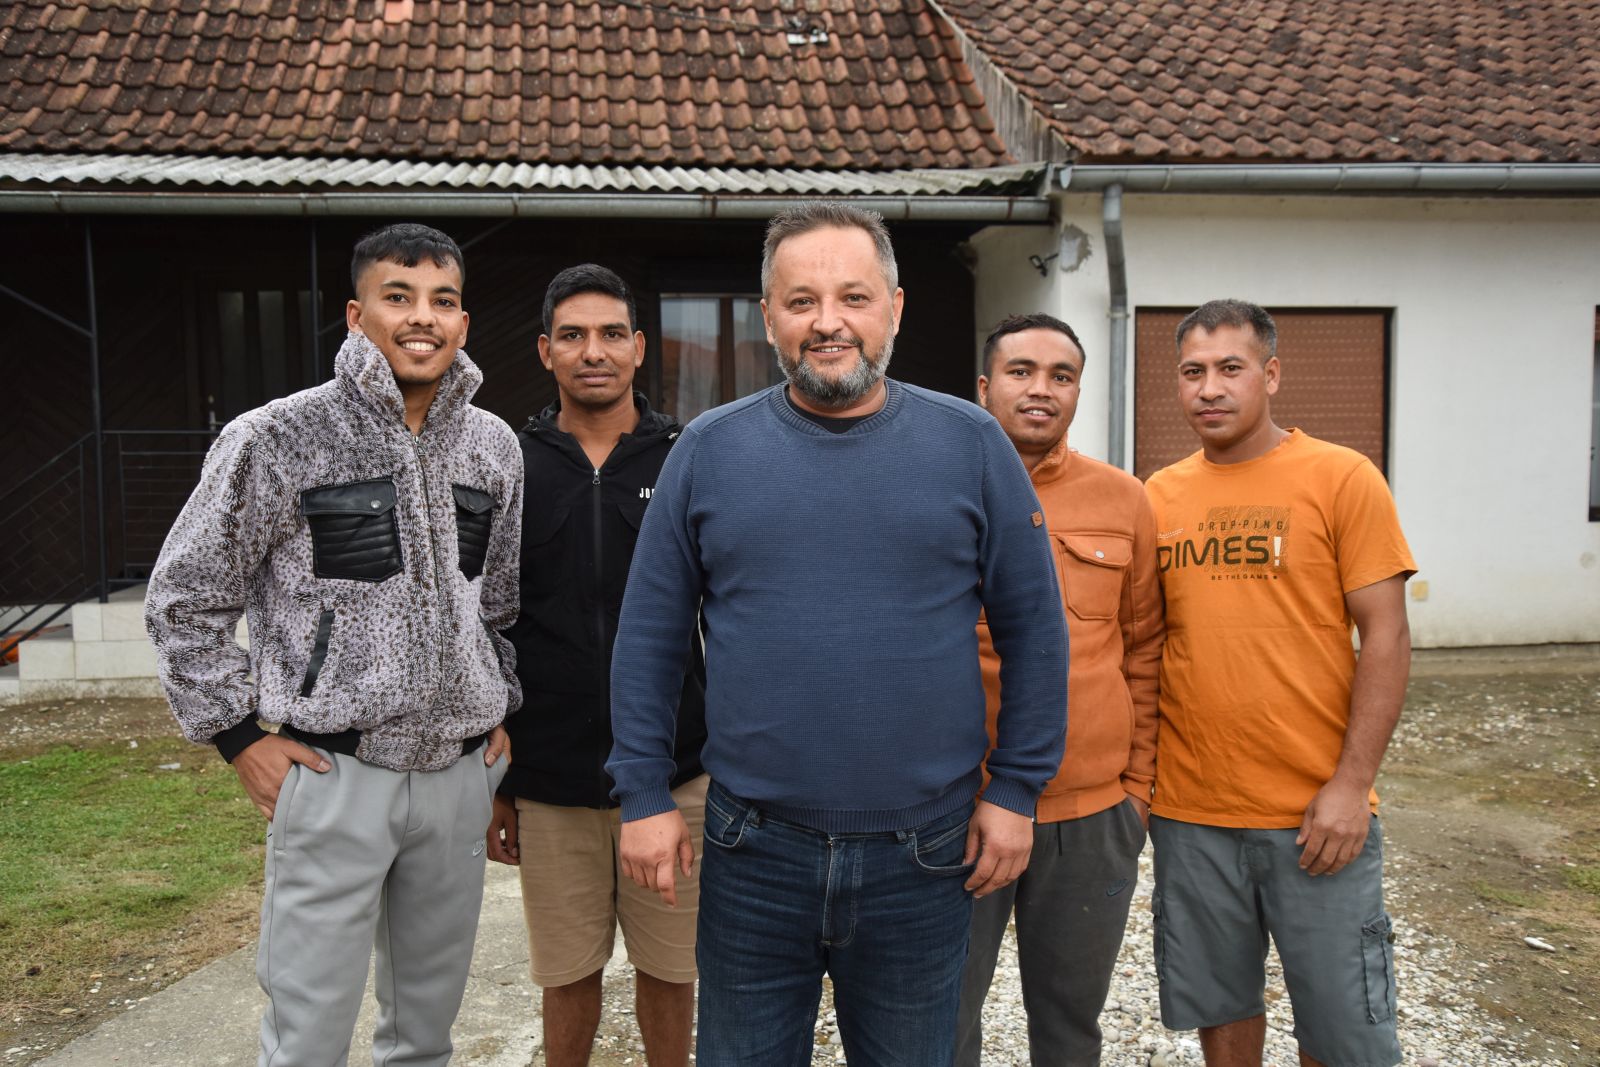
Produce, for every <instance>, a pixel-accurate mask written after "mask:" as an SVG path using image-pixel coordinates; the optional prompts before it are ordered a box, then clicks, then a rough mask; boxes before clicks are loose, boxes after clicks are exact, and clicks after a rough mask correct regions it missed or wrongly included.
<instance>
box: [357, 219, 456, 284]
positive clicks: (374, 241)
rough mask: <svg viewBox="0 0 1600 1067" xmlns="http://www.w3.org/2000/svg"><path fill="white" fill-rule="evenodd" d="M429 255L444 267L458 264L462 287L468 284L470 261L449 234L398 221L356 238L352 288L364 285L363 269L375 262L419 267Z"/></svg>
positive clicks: (418, 224) (418, 223) (419, 224)
mask: <svg viewBox="0 0 1600 1067" xmlns="http://www.w3.org/2000/svg"><path fill="white" fill-rule="evenodd" d="M425 259H427V260H432V261H433V262H434V263H436V264H438V265H439V266H441V267H454V268H455V269H456V270H457V272H459V273H460V275H461V285H462V287H463V288H465V287H466V284H467V261H466V259H465V257H463V256H462V255H461V248H460V246H458V245H457V244H456V243H455V242H454V241H452V240H451V239H450V235H449V234H447V233H442V232H441V231H439V230H436V229H434V228H433V227H432V226H424V225H422V224H421V223H420V222H396V223H392V224H390V225H388V226H385V227H384V228H383V229H381V230H373V231H372V232H371V233H369V234H367V235H366V236H365V237H363V238H362V239H361V240H359V241H357V242H356V251H355V254H354V255H353V256H351V257H350V289H351V291H352V292H354V291H355V290H356V289H358V288H360V285H361V273H362V272H363V271H365V270H366V269H367V268H368V267H370V266H372V265H373V264H374V263H398V264H400V265H401V266H402V267H415V266H416V265H417V264H418V263H421V262H422V261H423V260H425Z"/></svg>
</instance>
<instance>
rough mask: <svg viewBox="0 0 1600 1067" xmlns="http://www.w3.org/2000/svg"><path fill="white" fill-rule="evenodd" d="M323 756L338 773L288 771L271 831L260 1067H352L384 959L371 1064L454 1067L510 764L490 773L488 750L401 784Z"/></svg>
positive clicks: (394, 774)
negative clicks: (492, 820) (454, 1044)
mask: <svg viewBox="0 0 1600 1067" xmlns="http://www.w3.org/2000/svg"><path fill="white" fill-rule="evenodd" d="M317 751H319V752H321V754H322V755H323V756H325V757H326V758H327V759H328V761H329V762H330V763H332V764H333V768H332V769H331V770H329V771H326V772H324V773H322V774H318V773H317V772H316V771H313V770H310V769H309V768H306V767H302V766H300V765H299V764H296V765H295V766H293V767H292V768H290V770H289V776H288V777H287V778H285V779H284V782H283V788H282V789H281V791H280V792H279V793H278V806H277V810H276V811H275V812H274V813H273V816H272V823H271V826H270V827H269V829H268V831H267V876H266V889H265V893H264V895H263V897H262V901H261V944H260V947H259V948H258V950H257V955H256V977H257V978H259V979H260V981H261V988H262V989H263V990H265V991H266V993H267V996H268V997H269V998H270V1003H269V1004H268V1005H267V1010H266V1013H265V1014H264V1015H263V1016H262V1018H261V1052H260V1056H259V1059H258V1061H257V1063H258V1067H344V1064H345V1063H346V1061H347V1060H348V1058H349V1055H350V1036H351V1033H352V1031H354V1029H355V1022H356V1014H357V1012H358V1010H359V1009H360V1007H361V994H362V990H363V987H364V986H365V984H366V978H367V964H368V963H369V962H370V961H371V960H372V957H373V951H374V949H376V951H377V971H376V976H375V980H374V985H375V987H376V993H377V998H378V1022H377V1029H376V1030H375V1032H374V1034H373V1039H372V1059H373V1063H374V1064H379V1065H382V1067H443V1065H444V1064H446V1063H448V1062H449V1060H450V1051H451V1045H450V1027H451V1025H452V1024H453V1023H454V1022H455V1017H456V1012H457V1011H458V1010H459V1009H460V1007H461V995H462V993H463V992H464V991H465V989H466V985H467V967H468V965H469V964H470V963H471V962H472V947H473V941H474V939H475V937H476V936H477V930H478V909H479V906H480V905H481V904H482V902H483V864H484V856H483V852H484V834H485V832H486V831H487V829H488V826H489V810H490V798H491V796H492V795H493V793H494V787H495V786H496V785H498V784H499V780H500V778H501V777H503V776H504V774H505V768H506V760H505V758H504V757H501V759H500V762H499V763H498V764H496V765H495V766H494V767H492V768H491V767H485V766H484V763H483V749H482V747H479V748H477V749H475V750H474V751H472V752H468V753H467V754H466V755H464V756H462V757H461V758H460V759H458V760H457V761H456V762H455V763H454V764H453V765H451V766H450V767H449V768H447V769H445V770H442V771H410V772H398V771H390V770H384V769H383V768H381V767H374V766H372V765H371V764H367V763H362V762H361V761H360V760H358V759H356V758H355V757H354V756H346V755H343V754H340V753H331V752H328V751H326V750H323V749H318V750H317Z"/></svg>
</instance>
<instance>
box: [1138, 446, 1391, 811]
mask: <svg viewBox="0 0 1600 1067" xmlns="http://www.w3.org/2000/svg"><path fill="white" fill-rule="evenodd" d="M1147 488H1148V491H1149V494H1150V502H1151V504H1152V505H1153V506H1154V508H1155V513H1156V554H1157V564H1158V567H1159V569H1160V573H1161V589H1162V593H1163V594H1164V595H1165V597H1166V610H1167V644H1166V649H1165V652H1164V654H1163V656H1162V660H1161V716H1160V723H1161V725H1160V731H1159V733H1158V734H1157V738H1156V788H1155V800H1154V802H1153V804H1152V806H1151V810H1152V811H1153V812H1155V814H1157V815H1161V816H1163V817H1165V818H1169V819H1177V820H1179V821H1181V822H1192V823H1204V824H1206V825H1210V826H1234V827H1253V828H1262V829H1282V828H1286V827H1292V826H1299V825H1300V819H1301V816H1302V815H1303V814H1304V812H1305V808H1306V805H1307V804H1309V803H1310V802H1311V799H1312V797H1314V796H1315V795H1316V793H1317V790H1319V789H1321V788H1322V786H1323V785H1324V784H1326V783H1327V781H1328V779H1329V778H1331V777H1333V772H1334V769H1335V767H1336V766H1337V765H1338V762H1339V753H1340V751H1341V750H1342V748H1343V746H1344V732H1345V726H1346V724H1347V722H1348V720H1349V715H1350V683H1351V679H1352V677H1353V675H1354V672H1355V651H1354V649H1353V648H1352V646H1351V634H1352V631H1353V621H1352V619H1351V617H1350V612H1349V610H1348V609H1347V608H1346V607H1345V602H1344V596H1345V594H1346V593H1349V592H1353V591H1354V590H1357V589H1360V588H1363V587H1364V586H1368V585H1371V584H1373V583H1374V582H1380V581H1383V580H1384V579H1385V578H1391V577H1393V576H1394V575H1396V574H1403V575H1406V576H1407V577H1409V576H1410V575H1411V574H1413V573H1415V572H1416V564H1415V563H1413V562H1412V559H1411V552H1410V549H1409V548H1407V546H1406V541H1405V535H1404V534H1402V533H1401V532H1400V521H1399V518H1398V516H1397V515H1396V514H1395V507H1394V499H1393V497H1391V496H1390V494H1389V487H1388V485H1387V484H1386V483H1385V482H1384V480H1383V475H1381V474H1379V473H1378V469H1377V468H1376V467H1374V466H1373V465H1372V463H1371V462H1370V461H1369V460H1367V458H1366V457H1364V456H1362V455H1361V454H1360V453H1358V452H1355V451H1352V450H1351V449H1348V448H1344V447H1342V446H1340V445H1335V444H1329V443H1328V442H1326V441H1319V440H1317V439H1316V438H1314V437H1307V436H1306V435H1305V434H1303V433H1301V432H1300V431H1299V430H1291V431H1290V434H1289V436H1288V437H1286V438H1285V439H1284V440H1283V441H1281V442H1280V443H1279V444H1278V445H1277V447H1275V448H1274V449H1273V450H1272V451H1270V452H1268V453H1267V454H1266V455H1264V456H1260V457H1258V458H1256V459H1252V460H1246V461H1245V462H1243V463H1231V464H1216V463H1211V462H1208V461H1207V460H1206V459H1205V457H1204V455H1203V454H1202V453H1200V452H1196V453H1195V454H1193V455H1191V456H1189V457H1188V458H1187V459H1184V460H1181V461H1179V462H1178V463H1174V464H1173V465H1172V466H1170V467H1168V468H1166V469H1165V470H1161V471H1157V472H1156V473H1155V474H1154V475H1152V476H1151V478H1150V483H1149V485H1148V487H1147ZM1377 803H1378V797H1377V794H1376V793H1374V794H1373V795H1372V804H1373V807H1374V809H1376V807H1377Z"/></svg>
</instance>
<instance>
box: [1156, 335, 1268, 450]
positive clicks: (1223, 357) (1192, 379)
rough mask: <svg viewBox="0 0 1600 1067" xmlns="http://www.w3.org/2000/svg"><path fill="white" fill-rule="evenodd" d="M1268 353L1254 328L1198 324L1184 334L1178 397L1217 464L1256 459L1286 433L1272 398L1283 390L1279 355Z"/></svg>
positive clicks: (1179, 360) (1180, 354) (1179, 354)
mask: <svg viewBox="0 0 1600 1067" xmlns="http://www.w3.org/2000/svg"><path fill="white" fill-rule="evenodd" d="M1264 354H1265V353H1264V352H1263V351H1262V348H1261V345H1260V343H1259V342H1258V341H1257V340H1256V335H1255V332H1254V331H1253V330H1251V329H1250V328H1249V327H1244V326H1219V327H1217V328H1216V329H1215V330H1207V329H1205V328H1204V327H1203V326H1197V327H1195V328H1194V329H1192V330H1190V331H1189V333H1188V334H1186V335H1185V336H1184V339H1183V347H1182V348H1180V349H1179V350H1178V397H1179V400H1180V401H1181V402H1182V404H1183V413H1184V415H1185V417H1187V418H1188V420H1189V425H1190V426H1192V427H1194V432H1195V433H1196V434H1198V435H1199V437H1200V444H1201V446H1202V447H1203V448H1204V449H1205V454H1206V458H1207V459H1209V460H1211V461H1212V462H1213V463H1238V462H1241V461H1243V460H1247V459H1254V458H1255V457H1256V456H1259V455H1263V454H1265V453H1266V452H1267V451H1268V450H1270V449H1271V448H1272V446H1273V445H1275V444H1277V443H1278V441H1279V440H1280V439H1281V438H1282V436H1283V431H1282V430H1280V429H1278V427H1277V426H1276V425H1274V424H1273V421H1272V412H1271V408H1270V403H1269V401H1270V398H1271V397H1272V395H1273V394H1274V393H1276V392H1277V391H1278V357H1276V356H1273V357H1271V358H1269V359H1265V360H1263V358H1262V356H1263V355H1264Z"/></svg>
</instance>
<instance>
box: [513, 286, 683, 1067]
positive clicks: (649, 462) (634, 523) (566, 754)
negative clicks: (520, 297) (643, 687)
mask: <svg viewBox="0 0 1600 1067" xmlns="http://www.w3.org/2000/svg"><path fill="white" fill-rule="evenodd" d="M635 322H636V319H635V314H634V304H633V294H632V293H631V292H629V290H628V287H627V285H626V284H625V283H624V282H623V280H622V279H621V278H619V277H618V276H617V275H616V274H615V273H613V272H612V271H610V270H607V269H606V268H605V267H602V266H599V265H597V264H594V263H585V264H583V265H581V266H577V267H569V268H568V269H566V270H564V271H562V272H561V273H560V274H557V275H556V276H555V279H554V280H553V281H551V283H550V286H549V288H548V289H547V290H545V296H544V333H543V334H542V335H541V336H540V337H539V359H540V361H541V362H542V363H543V364H544V366H545V368H546V369H547V370H549V371H550V372H551V374H553V375H554V376H555V383H556V396H557V400H556V403H554V404H552V405H551V406H550V407H549V408H547V409H545V411H544V413H543V414H541V415H539V416H538V417H537V418H535V419H532V420H530V421H529V423H528V425H527V426H525V427H523V429H522V431H521V432H520V433H519V434H518V435H517V438H518V440H519V441H520V443H521V445H522V459H523V468H524V470H525V472H526V475H525V483H524V484H525V490H524V494H523V500H524V502H525V506H526V511H525V514H524V515H523V525H522V610H521V613H520V614H519V615H518V617H517V622H516V625H515V626H513V627H512V628H511V629H510V630H509V631H507V636H508V637H509V638H510V639H511V641H512V643H513V644H514V645H515V646H516V649H517V673H518V675H519V676H520V677H521V679H522V693H523V705H522V709H521V710H520V711H519V712H518V713H517V714H516V715H514V716H512V717H511V719H510V720H508V722H507V724H506V725H507V727H508V729H509V730H510V733H511V741H512V747H513V750H514V751H515V752H516V754H517V758H516V761H515V762H514V763H513V764H512V767H511V771H510V773H509V774H507V775H506V779H505V781H504V782H502V783H501V786H500V794H499V795H498V796H496V797H495V819H494V822H493V824H491V826H490V828H489V857H490V858H491V859H495V860H499V861H501V862H503V863H512V864H518V865H519V870H520V872H521V875H522V901H523V910H524V913H525V916H526V919H527V926H528V941H529V946H530V949H531V956H532V974H533V981H534V983H535V984H536V985H538V986H539V987H540V988H541V989H542V990H543V994H542V1001H543V1003H542V1011H541V1015H542V1017H543V1022H544V1055H545V1063H546V1064H547V1067H582V1065H583V1064H586V1063H588V1062H589V1054H590V1049H591V1047H592V1046H593V1044H594V1035H595V1030H596V1029H597V1027H598V1026H599V1024H600V994H601V972H602V970H603V969H604V967H605V964H606V961H607V960H609V959H610V958H611V950H612V945H613V939H614V937H615V931H616V927H617V926H618V924H619V923H620V925H621V926H622V933H623V939H624V941H625V943H626V944H627V947H628V959H629V961H630V962H631V963H632V964H633V966H634V970H635V972H636V974H635V982H634V994H635V1013H634V1014H635V1018H636V1019H637V1020H638V1024H639V1031H640V1035H641V1036H642V1037H643V1039H644V1051H645V1059H646V1061H647V1062H648V1063H649V1064H650V1065H651V1067H687V1064H688V1062H689V1045H690V1033H691V1028H692V1025H693V1021H694V978H695V963H694V930H695V916H696V912H695V906H694V902H695V896H696V892H697V884H696V878H695V876H694V875H692V874H691V875H688V876H685V877H683V878H681V879H679V880H678V882H677V887H676V888H677V893H678V896H679V901H678V903H679V906H678V907H677V908H670V907H667V906H666V904H665V903H663V902H662V901H661V899H660V897H658V896H657V894H655V893H653V892H651V891H649V890H648V889H644V888H642V887H641V886H638V885H636V884H634V882H633V881H632V880H631V879H628V878H625V877H619V875H618V872H617V838H618V835H619V832H620V827H621V819H620V816H619V812H618V810H617V802H616V801H615V800H613V799H612V798H611V789H612V786H613V784H614V783H613V782H612V780H611V777H610V776H609V775H608V774H606V771H605V761H606V757H607V756H608V755H610V753H611V703H610V701H611V684H610V671H611V646H612V643H613V641H614V640H615V638H616V620H617V615H618V613H619V612H620V611H621V610H622V593H623V589H624V587H625V585H626V583H627V578H628V566H629V564H630V563H631V562H632V560H633V547H634V542H635V540H636V539H637V537H638V532H639V524H640V522H641V521H642V520H643V518H644V514H645V509H646V507H647V506H648V505H649V503H650V495H651V491H652V489H653V488H654V487H655V484H656V478H657V477H658V475H659V474H660V472H661V465H662V463H663V462H665V461H666V458H667V453H668V452H669V451H670V450H671V448H672V445H673V442H674V441H675V440H676V439H677V437H678V433H679V426H678V423H677V421H676V420H674V419H672V418H670V417H668V416H666V415H663V414H660V413H659V412H655V411H651V410H650V405H649V404H648V403H647V402H646V401H645V397H644V394H643V393H639V392H636V391H634V389H633V378H634V372H635V371H637V370H638V368H639V365H640V364H641V363H642V362H643V361H644V347H645V337H644V334H643V333H641V332H639V330H638V329H637V327H636V325H635ZM704 738H705V668H704V665H703V663H702V662H701V659H700V645H699V642H698V641H688V642H686V643H685V647H684V649H683V684H682V687H681V689H680V690H679V693H678V700H677V721H676V729H675V731H674V748H673V761H674V766H673V771H672V774H671V780H670V783H669V784H670V786H671V788H672V798H673V801H674V802H675V803H676V804H677V805H678V807H679V809H680V810H681V811H683V812H684V813H685V814H686V815H687V817H688V819H689V822H690V824H691V826H692V828H693V836H694V841H693V843H694V846H695V849H696V853H697V854H698V849H699V844H700V834H699V826H700V821H701V815H702V812H703V810H704V807H705V791H706V776H705V773H704V771H702V770H701V768H700V745H701V742H702V741H703V740H704Z"/></svg>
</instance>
